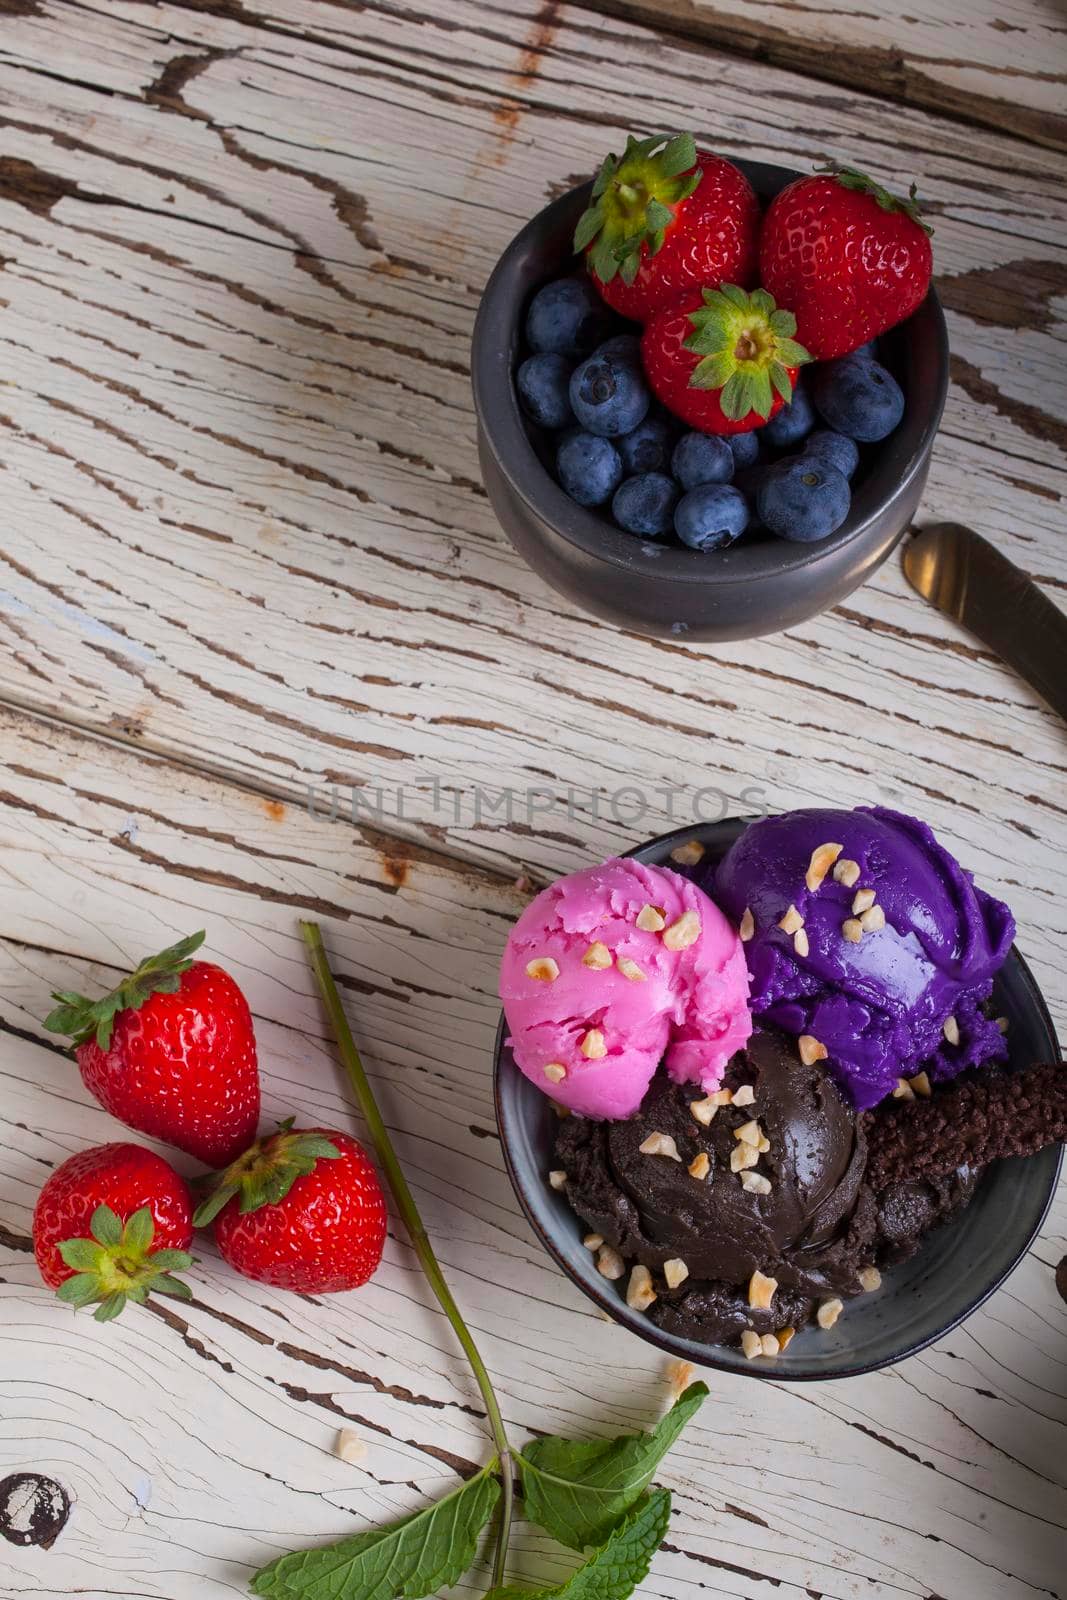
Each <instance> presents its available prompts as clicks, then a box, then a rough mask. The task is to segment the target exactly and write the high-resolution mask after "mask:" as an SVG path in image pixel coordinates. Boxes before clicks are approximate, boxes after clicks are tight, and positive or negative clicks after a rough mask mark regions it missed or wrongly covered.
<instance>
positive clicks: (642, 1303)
mask: <svg viewBox="0 0 1067 1600" xmlns="http://www.w3.org/2000/svg"><path fill="white" fill-rule="evenodd" d="M655 1298H656V1291H655V1289H653V1287H652V1274H651V1272H649V1270H648V1268H647V1267H642V1266H636V1267H634V1269H633V1271H632V1272H631V1273H630V1281H629V1283H628V1284H627V1285H626V1304H627V1305H628V1306H629V1307H630V1310H631V1311H647V1310H648V1308H649V1306H650V1305H651V1304H652V1302H653V1300H655Z"/></svg>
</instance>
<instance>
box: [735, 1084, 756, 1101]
mask: <svg viewBox="0 0 1067 1600" xmlns="http://www.w3.org/2000/svg"><path fill="white" fill-rule="evenodd" d="M733 1103H734V1105H735V1106H751V1105H755V1103H756V1091H755V1089H753V1087H752V1085H751V1084H750V1083H743V1084H742V1085H741V1087H740V1089H735V1090H734V1098H733Z"/></svg>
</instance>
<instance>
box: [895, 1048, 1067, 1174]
mask: <svg viewBox="0 0 1067 1600" xmlns="http://www.w3.org/2000/svg"><path fill="white" fill-rule="evenodd" d="M1064 1141H1067V1062H1062V1061H1059V1062H1057V1061H1050V1062H1042V1063H1038V1064H1036V1065H1035V1066H1032V1067H1027V1068H1026V1069H1025V1070H1024V1071H1022V1072H1007V1071H1003V1070H1001V1071H989V1072H984V1073H981V1074H978V1075H976V1076H970V1075H968V1076H966V1077H963V1078H958V1079H957V1080H956V1081H955V1082H954V1083H948V1084H945V1085H944V1086H943V1087H941V1088H938V1089H935V1091H934V1093H933V1095H932V1096H931V1097H930V1098H929V1099H921V1098H917V1099H915V1100H908V1101H901V1102H899V1103H895V1102H894V1103H889V1104H885V1105H884V1106H883V1107H881V1108H879V1110H878V1111H876V1112H875V1113H874V1114H873V1116H872V1117H871V1120H870V1125H869V1127H868V1134H867V1142H868V1157H867V1181H868V1183H870V1185H871V1187H872V1188H874V1189H875V1190H878V1189H883V1188H885V1187H887V1186H888V1185H889V1184H891V1183H899V1182H900V1181H901V1179H902V1177H907V1178H909V1179H913V1180H916V1181H919V1180H923V1179H926V1180H932V1179H935V1178H944V1177H948V1175H949V1174H950V1173H952V1172H955V1170H956V1169H957V1167H961V1166H964V1165H968V1166H971V1167H984V1166H986V1165H988V1163H989V1162H990V1161H998V1160H1000V1159H1001V1158H1002V1157H1004V1156H1031V1155H1036V1153H1037V1152H1038V1151H1039V1150H1043V1149H1044V1148H1045V1146H1046V1145H1050V1144H1059V1143H1062V1142H1064Z"/></svg>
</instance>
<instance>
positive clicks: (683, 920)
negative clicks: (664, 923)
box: [663, 911, 700, 950]
mask: <svg viewBox="0 0 1067 1600" xmlns="http://www.w3.org/2000/svg"><path fill="white" fill-rule="evenodd" d="M699 938H700V918H699V917H698V916H697V914H696V912H695V911H683V912H682V914H681V916H680V917H679V918H678V921H677V922H672V923H671V925H670V927H669V928H668V929H667V931H666V932H665V933H664V935H663V943H664V944H665V945H666V946H667V949H668V950H688V949H689V946H690V945H691V944H696V942H697V940H698V939H699Z"/></svg>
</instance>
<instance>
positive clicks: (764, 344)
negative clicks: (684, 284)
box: [684, 283, 811, 421]
mask: <svg viewBox="0 0 1067 1600" xmlns="http://www.w3.org/2000/svg"><path fill="white" fill-rule="evenodd" d="M702 293H703V296H704V304H703V305H702V306H698V307H697V309H696V310H695V311H692V312H690V314H689V321H690V322H691V324H692V326H693V331H692V333H691V334H690V335H689V337H688V338H687V339H686V340H685V341H684V344H685V348H686V349H687V350H692V351H693V353H694V354H695V355H698V356H701V357H702V358H703V359H702V360H701V361H700V363H699V365H698V366H697V367H696V368H695V370H694V372H693V375H692V377H691V378H690V380H689V386H690V388H694V389H721V391H722V393H721V395H720V397H719V404H720V406H721V407H722V412H723V415H724V416H726V417H729V418H731V420H733V421H738V420H740V418H742V417H747V416H748V415H749V413H750V412H752V411H754V412H755V413H756V415H757V416H760V417H763V418H765V419H766V418H767V417H769V416H770V414H771V408H772V406H773V405H774V395H775V392H777V393H778V394H780V395H781V397H782V399H783V400H784V401H785V403H786V405H788V404H789V402H790V400H792V398H793V380H792V378H791V377H790V374H789V368H790V367H799V366H801V365H802V364H803V363H804V362H805V361H810V360H811V357H810V356H809V354H808V352H807V351H806V350H805V349H804V346H803V345H801V344H797V342H796V340H795V339H794V338H793V335H794V334H795V333H796V331H797V319H796V317H794V315H793V313H792V312H791V311H780V310H779V309H778V307H777V306H776V305H775V303H774V300H773V299H772V298H771V296H770V295H769V294H768V293H767V291H766V289H753V291H752V293H751V294H748V293H747V292H746V291H745V290H744V289H739V288H738V286H737V284H735V283H724V284H723V286H722V288H721V289H704V290H703V291H702Z"/></svg>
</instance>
